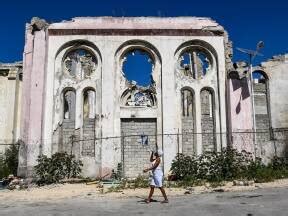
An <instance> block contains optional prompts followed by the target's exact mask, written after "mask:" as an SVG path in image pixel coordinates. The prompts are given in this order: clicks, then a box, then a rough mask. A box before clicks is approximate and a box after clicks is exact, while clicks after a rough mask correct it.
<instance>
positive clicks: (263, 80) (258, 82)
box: [252, 70, 270, 139]
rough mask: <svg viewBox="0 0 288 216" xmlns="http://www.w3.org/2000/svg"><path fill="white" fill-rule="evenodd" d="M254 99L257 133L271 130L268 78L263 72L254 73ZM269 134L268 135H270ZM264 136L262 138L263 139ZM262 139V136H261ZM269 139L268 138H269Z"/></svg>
mask: <svg viewBox="0 0 288 216" xmlns="http://www.w3.org/2000/svg"><path fill="white" fill-rule="evenodd" d="M252 75H253V92H254V94H253V99H254V106H255V107H254V108H255V113H254V114H255V120H256V129H257V131H260V130H265V131H267V132H268V131H269V129H270V115H269V95H268V83H269V80H268V77H267V75H266V74H265V73H264V72H263V71H259V70H257V71H254V72H253V74H252ZM268 134H269V133H267V135H268ZM263 137H264V136H262V138H263ZM259 138H260V136H259ZM267 139H268V137H267Z"/></svg>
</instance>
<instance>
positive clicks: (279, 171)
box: [171, 148, 288, 186]
mask: <svg viewBox="0 0 288 216" xmlns="http://www.w3.org/2000/svg"><path fill="white" fill-rule="evenodd" d="M171 171H172V175H174V177H176V179H177V180H179V181H180V182H181V184H182V185H185V186H186V185H197V184H199V183H200V182H203V181H204V182H210V183H213V184H215V183H216V182H222V181H231V180H237V179H238V180H254V181H255V182H268V181H273V180H274V179H279V178H285V177H288V160H287V158H279V157H274V158H273V159H272V160H271V162H270V163H269V164H267V165H265V164H264V163H263V162H262V161H261V159H260V158H256V159H253V156H252V155H251V154H250V153H247V152H245V151H242V152H241V153H239V152H237V151H236V150H234V149H231V148H227V149H223V151H222V152H218V153H217V152H205V153H204V154H202V155H200V156H187V155H184V154H178V155H177V156H176V158H175V159H174V160H173V162H172V166H171Z"/></svg>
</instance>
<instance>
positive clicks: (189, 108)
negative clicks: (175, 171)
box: [180, 86, 196, 155]
mask: <svg viewBox="0 0 288 216" xmlns="http://www.w3.org/2000/svg"><path fill="white" fill-rule="evenodd" d="M180 92H181V124H182V126H181V128H182V153H183V154H187V155H193V154H195V153H196V151H195V150H196V136H195V131H196V128H195V125H196V121H195V120H196V119H195V117H196V116H195V92H194V90H193V89H192V88H190V87H188V86H185V87H183V88H182V89H181V90H180Z"/></svg>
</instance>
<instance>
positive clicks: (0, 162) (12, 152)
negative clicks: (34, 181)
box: [0, 144, 19, 179]
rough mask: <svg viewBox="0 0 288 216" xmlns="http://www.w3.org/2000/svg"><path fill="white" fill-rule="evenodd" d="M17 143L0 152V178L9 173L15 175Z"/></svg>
mask: <svg viewBox="0 0 288 216" xmlns="http://www.w3.org/2000/svg"><path fill="white" fill-rule="evenodd" d="M18 152H19V145H18V144H13V145H10V146H9V148H7V149H6V150H5V153H4V154H0V179H2V178H5V177H7V176H8V175H9V174H13V175H15V176H16V175H17V168H18Z"/></svg>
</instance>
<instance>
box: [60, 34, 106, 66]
mask: <svg viewBox="0 0 288 216" xmlns="http://www.w3.org/2000/svg"><path fill="white" fill-rule="evenodd" d="M81 46H85V47H90V48H91V49H92V50H94V52H96V53H97V55H99V60H100V61H101V62H102V56H101V52H100V50H99V49H98V47H97V46H96V45H95V44H94V43H93V42H91V41H88V40H80V39H79V40H71V41H68V42H66V43H64V44H63V45H62V46H61V47H60V48H59V49H58V50H57V52H56V54H55V59H56V58H57V56H59V55H60V53H61V52H62V51H63V50H65V51H66V53H67V50H68V51H69V50H71V49H77V48H78V47H81ZM64 55H65V54H64Z"/></svg>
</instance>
